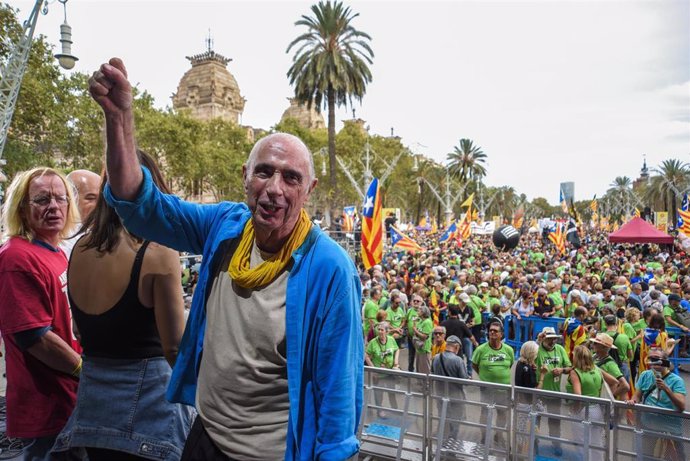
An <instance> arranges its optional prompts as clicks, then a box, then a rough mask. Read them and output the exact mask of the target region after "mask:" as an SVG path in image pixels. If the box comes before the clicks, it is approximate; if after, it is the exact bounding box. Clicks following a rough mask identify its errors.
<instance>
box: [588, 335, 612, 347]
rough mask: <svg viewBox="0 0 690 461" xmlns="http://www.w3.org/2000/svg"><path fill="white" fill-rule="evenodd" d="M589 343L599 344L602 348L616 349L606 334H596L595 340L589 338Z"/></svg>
mask: <svg viewBox="0 0 690 461" xmlns="http://www.w3.org/2000/svg"><path fill="white" fill-rule="evenodd" d="M589 341H592V342H593V343H597V344H601V345H602V346H604V347H608V348H609V349H618V348H617V347H616V346H614V345H613V338H612V337H611V336H609V335H608V334H606V333H598V334H597V336H596V337H595V338H589Z"/></svg>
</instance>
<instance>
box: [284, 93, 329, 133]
mask: <svg viewBox="0 0 690 461" xmlns="http://www.w3.org/2000/svg"><path fill="white" fill-rule="evenodd" d="M288 101H290V107H288V108H287V109H285V112H283V116H282V117H281V118H280V121H281V122H282V121H284V120H285V119H286V118H293V119H295V120H297V123H299V124H300V125H301V126H303V127H304V128H309V129H319V128H326V123H325V122H324V121H323V116H322V115H321V113H319V112H318V111H317V110H316V107H314V105H313V104H312V106H311V108H309V107H307V106H306V105H304V104H300V103H299V102H298V101H297V99H295V98H288Z"/></svg>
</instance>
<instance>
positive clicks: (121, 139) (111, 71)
mask: <svg viewBox="0 0 690 461" xmlns="http://www.w3.org/2000/svg"><path fill="white" fill-rule="evenodd" d="M89 92H90V93H91V96H92V97H93V99H94V100H95V101H96V102H97V103H98V104H99V105H100V106H101V108H102V109H103V113H104V114H105V126H106V137H107V142H108V147H107V150H106V165H107V168H108V182H109V183H110V187H111V189H112V191H113V195H115V197H117V198H119V199H123V200H134V199H135V198H136V196H137V194H138V193H139V189H140V188H141V183H142V181H143V175H142V173H141V168H140V165H139V159H138V157H137V152H136V142H135V140H134V111H133V108H132V100H133V97H132V86H131V85H130V84H129V81H127V70H126V69H125V65H124V64H123V62H122V60H120V59H119V58H112V59H111V60H110V61H108V63H106V64H103V65H101V67H100V69H99V70H97V71H96V72H94V74H93V76H92V77H91V78H90V79H89Z"/></svg>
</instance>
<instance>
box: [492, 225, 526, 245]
mask: <svg viewBox="0 0 690 461" xmlns="http://www.w3.org/2000/svg"><path fill="white" fill-rule="evenodd" d="M493 241H494V245H496V248H498V249H499V250H501V251H508V250H512V249H513V248H515V247H516V246H518V243H519V242H520V232H518V231H517V230H516V229H515V228H514V227H513V226H501V227H499V228H498V229H496V230H495V231H494V235H493Z"/></svg>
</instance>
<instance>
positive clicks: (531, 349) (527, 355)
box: [519, 341, 539, 365]
mask: <svg viewBox="0 0 690 461" xmlns="http://www.w3.org/2000/svg"><path fill="white" fill-rule="evenodd" d="M538 352H539V344H537V343H536V342H535V341H527V342H526V343H525V344H523V345H522V347H521V348H520V359H519V360H520V361H521V362H525V363H527V364H528V365H534V364H535V363H536V361H537V353H538Z"/></svg>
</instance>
